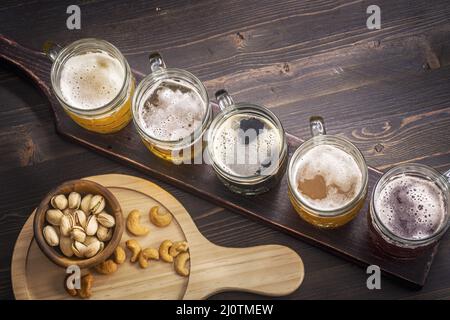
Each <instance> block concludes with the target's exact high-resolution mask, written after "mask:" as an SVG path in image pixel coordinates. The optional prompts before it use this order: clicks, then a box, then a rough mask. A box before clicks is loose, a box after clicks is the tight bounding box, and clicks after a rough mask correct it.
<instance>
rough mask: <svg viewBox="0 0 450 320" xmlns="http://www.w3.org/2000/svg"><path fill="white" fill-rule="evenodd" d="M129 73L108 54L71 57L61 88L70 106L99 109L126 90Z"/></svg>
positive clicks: (63, 75) (67, 63)
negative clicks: (126, 77) (122, 90)
mask: <svg viewBox="0 0 450 320" xmlns="http://www.w3.org/2000/svg"><path fill="white" fill-rule="evenodd" d="M124 80H125V70H124V68H123V67H122V65H121V64H120V62H119V61H118V60H117V59H115V58H113V57H112V56H110V55H109V54H108V53H106V52H104V51H99V52H87V53H84V54H80V55H77V56H73V57H70V58H69V59H68V60H67V61H66V62H65V64H64V66H63V68H62V70H61V79H60V88H61V93H62V96H63V97H64V100H65V101H66V103H67V104H69V105H71V106H73V107H76V108H78V109H85V110H89V109H95V108H99V107H101V106H104V105H106V104H108V103H109V102H111V101H112V100H113V99H114V98H115V97H116V96H117V95H118V94H119V91H120V89H121V88H122V85H123V82H124Z"/></svg>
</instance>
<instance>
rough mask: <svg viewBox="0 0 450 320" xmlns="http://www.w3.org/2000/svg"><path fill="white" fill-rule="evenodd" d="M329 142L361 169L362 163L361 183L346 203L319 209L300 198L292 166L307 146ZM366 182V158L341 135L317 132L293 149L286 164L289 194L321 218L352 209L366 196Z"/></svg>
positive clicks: (367, 176)
mask: <svg viewBox="0 0 450 320" xmlns="http://www.w3.org/2000/svg"><path fill="white" fill-rule="evenodd" d="M330 142H335V143H336V144H337V145H338V146H337V147H338V148H339V149H341V150H342V151H344V152H345V153H347V154H349V155H350V156H351V157H352V158H354V160H355V161H356V163H357V164H358V167H360V169H361V164H362V165H363V168H362V170H361V174H362V183H361V188H360V190H359V191H358V194H357V195H356V196H355V197H354V198H353V199H352V200H351V201H350V202H349V203H347V204H346V205H344V206H342V207H339V208H336V209H330V210H320V209H317V208H314V207H312V206H310V205H309V204H307V203H305V202H304V201H303V200H302V199H301V197H300V195H299V192H298V191H297V187H296V186H295V185H294V183H295V181H296V177H293V176H292V175H293V174H294V173H296V172H294V168H293V166H294V165H295V164H296V162H297V159H298V158H299V157H300V156H301V155H302V153H303V152H304V151H305V149H307V148H308V147H311V146H318V145H330ZM341 146H342V147H347V148H349V149H350V150H351V151H353V153H355V154H352V153H350V152H348V151H347V150H345V149H342V148H340V147H341ZM355 155H356V157H355ZM368 182H369V173H368V167H367V163H366V160H365V158H364V156H363V154H362V153H361V151H360V150H359V149H358V148H357V147H356V146H355V145H354V144H353V143H351V142H350V141H349V140H347V139H345V138H342V137H338V136H335V135H328V134H319V135H316V136H313V137H311V138H310V139H308V140H306V141H305V142H303V143H302V144H301V145H300V146H299V147H298V148H297V150H295V152H294V154H293V155H292V157H291V159H290V161H289V165H288V188H289V190H290V192H291V194H292V195H293V196H294V198H295V200H296V201H297V202H299V203H300V205H301V206H303V207H305V208H306V210H307V211H308V212H310V213H313V214H315V215H317V216H319V217H322V218H333V217H338V216H341V215H343V214H346V213H347V212H348V211H349V210H351V209H353V208H354V207H355V205H356V204H357V203H359V201H361V199H363V198H364V197H366V194H367V188H368Z"/></svg>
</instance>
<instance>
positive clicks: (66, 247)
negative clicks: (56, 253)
mask: <svg viewBox="0 0 450 320" xmlns="http://www.w3.org/2000/svg"><path fill="white" fill-rule="evenodd" d="M59 249H61V252H62V253H63V254H64V255H65V256H66V257H68V258H70V257H71V256H73V251H72V239H71V238H70V237H61V239H59Z"/></svg>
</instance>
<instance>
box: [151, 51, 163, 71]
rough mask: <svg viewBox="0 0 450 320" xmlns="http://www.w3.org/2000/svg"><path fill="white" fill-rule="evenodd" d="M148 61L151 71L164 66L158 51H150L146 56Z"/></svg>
mask: <svg viewBox="0 0 450 320" xmlns="http://www.w3.org/2000/svg"><path fill="white" fill-rule="evenodd" d="M148 61H149V62H150V70H152V72H155V71H158V70H160V69H165V68H166V64H165V63H164V60H163V58H162V56H161V55H160V54H159V53H158V52H152V53H150V54H149V56H148Z"/></svg>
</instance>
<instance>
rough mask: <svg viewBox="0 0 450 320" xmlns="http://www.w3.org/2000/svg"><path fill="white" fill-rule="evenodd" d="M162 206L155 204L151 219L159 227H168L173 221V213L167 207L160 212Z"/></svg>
mask: <svg viewBox="0 0 450 320" xmlns="http://www.w3.org/2000/svg"><path fill="white" fill-rule="evenodd" d="M160 208H161V207H159V206H154V207H153V208H151V209H150V214H149V216H150V221H151V222H152V223H153V224H154V225H155V226H157V227H160V228H164V227H167V226H168V225H169V224H170V223H171V222H172V215H171V214H170V212H169V211H167V210H166V209H163V212H160V210H159V209H160Z"/></svg>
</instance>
